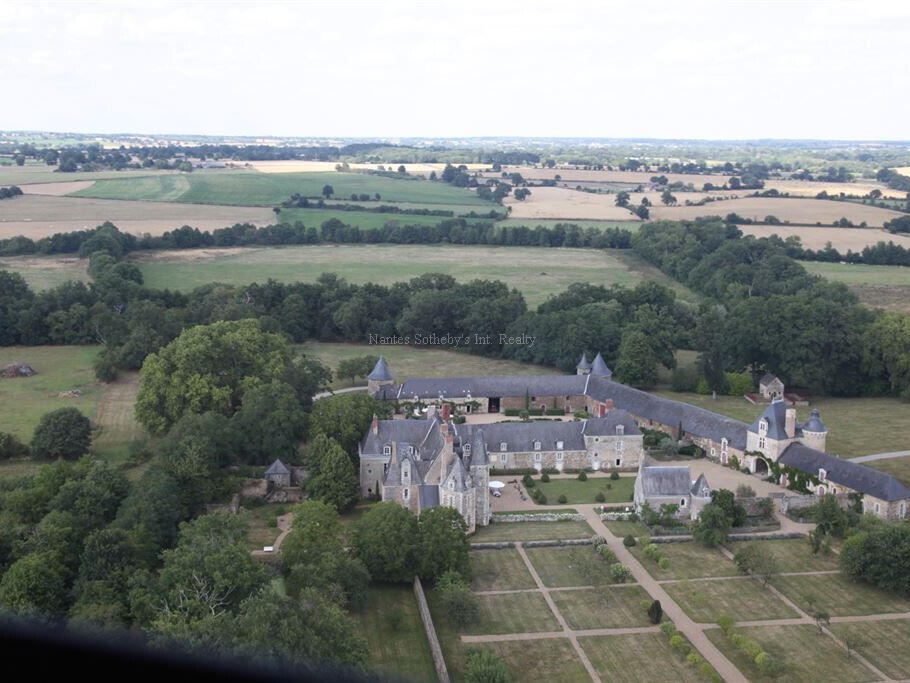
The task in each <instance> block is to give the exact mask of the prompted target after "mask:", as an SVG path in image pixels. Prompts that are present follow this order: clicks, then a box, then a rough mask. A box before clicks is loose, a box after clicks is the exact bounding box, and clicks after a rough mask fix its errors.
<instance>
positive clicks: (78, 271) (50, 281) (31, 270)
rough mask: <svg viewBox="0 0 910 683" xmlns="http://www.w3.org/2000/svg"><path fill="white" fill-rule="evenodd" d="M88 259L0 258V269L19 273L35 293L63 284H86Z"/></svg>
mask: <svg viewBox="0 0 910 683" xmlns="http://www.w3.org/2000/svg"><path fill="white" fill-rule="evenodd" d="M87 267H88V259H80V258H76V257H75V256H10V257H4V258H0V269H2V270H8V271H10V272H13V273H19V274H20V275H21V276H22V277H23V278H24V279H25V282H26V284H27V285H28V286H29V287H30V288H31V289H32V290H33V291H36V292H41V291H44V290H45V289H51V288H53V287H56V286H57V285H61V284H63V283H64V282H68V281H70V280H74V281H76V282H88V281H89V279H90V278H89V276H88V273H87V272H86V268H87Z"/></svg>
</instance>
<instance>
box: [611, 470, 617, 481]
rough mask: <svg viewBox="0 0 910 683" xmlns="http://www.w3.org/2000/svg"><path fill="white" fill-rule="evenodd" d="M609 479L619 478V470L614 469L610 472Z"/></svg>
mask: <svg viewBox="0 0 910 683" xmlns="http://www.w3.org/2000/svg"><path fill="white" fill-rule="evenodd" d="M610 479H612V480H613V481H617V480H618V479H619V472H616V471H613V472H610Z"/></svg>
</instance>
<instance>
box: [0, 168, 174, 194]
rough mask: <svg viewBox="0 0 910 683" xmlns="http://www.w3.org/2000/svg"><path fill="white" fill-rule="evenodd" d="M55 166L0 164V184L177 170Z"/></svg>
mask: <svg viewBox="0 0 910 683" xmlns="http://www.w3.org/2000/svg"><path fill="white" fill-rule="evenodd" d="M55 168H57V167H56V166H47V165H45V164H26V165H25V166H0V185H19V186H20V187H22V190H23V192H24V191H25V187H24V185H27V184H29V183H62V182H70V181H94V180H103V179H106V178H123V179H126V178H142V177H145V176H152V175H174V174H176V173H177V171H159V170H157V169H148V168H144V169H138V170H125V171H87V172H79V173H58V172H57V171H55V170H54V169H55Z"/></svg>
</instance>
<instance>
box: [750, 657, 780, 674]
mask: <svg viewBox="0 0 910 683" xmlns="http://www.w3.org/2000/svg"><path fill="white" fill-rule="evenodd" d="M755 665H756V666H757V667H758V670H759V671H761V672H762V673H763V674H764V675H765V676H775V675H777V674H778V673H779V672H780V665H779V664H778V663H777V660H776V659H774V657H772V656H771V655H769V654H768V653H767V652H764V651H763V652H759V653H758V654H757V655H756V656H755Z"/></svg>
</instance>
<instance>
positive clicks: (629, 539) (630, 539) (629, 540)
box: [622, 534, 638, 548]
mask: <svg viewBox="0 0 910 683" xmlns="http://www.w3.org/2000/svg"><path fill="white" fill-rule="evenodd" d="M637 543H638V542H637V541H636V540H635V536H633V535H632V534H626V537H625V538H624V539H622V544H623V545H624V546H626V547H627V548H634V547H635V545H636V544H637Z"/></svg>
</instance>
